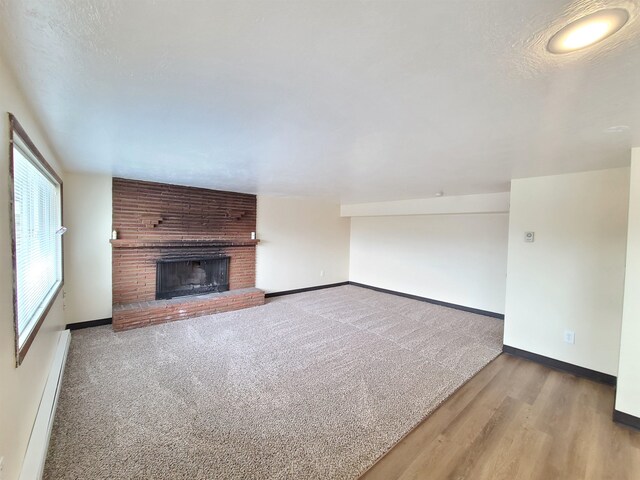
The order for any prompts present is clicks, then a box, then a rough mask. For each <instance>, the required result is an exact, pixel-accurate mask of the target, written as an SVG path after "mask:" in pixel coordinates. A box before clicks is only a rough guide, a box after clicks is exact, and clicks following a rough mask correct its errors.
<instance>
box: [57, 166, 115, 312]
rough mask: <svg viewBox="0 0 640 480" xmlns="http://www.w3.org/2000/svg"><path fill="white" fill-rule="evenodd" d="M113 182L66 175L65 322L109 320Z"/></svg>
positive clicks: (92, 176) (78, 175)
mask: <svg viewBox="0 0 640 480" xmlns="http://www.w3.org/2000/svg"><path fill="white" fill-rule="evenodd" d="M112 183H113V182H112V180H111V177H110V176H107V175H86V174H78V173H67V174H66V175H65V181H64V200H65V202H64V224H65V226H66V227H67V228H68V229H69V230H68V231H67V233H66V234H65V240H64V268H65V270H64V273H65V286H64V291H65V298H64V306H65V319H66V322H67V323H76V322H86V321H89V320H98V319H102V318H109V317H111V244H110V243H109V238H110V236H111V229H112V227H111V225H112V215H111V212H112V204H111V185H112Z"/></svg>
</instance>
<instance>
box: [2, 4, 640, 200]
mask: <svg viewBox="0 0 640 480" xmlns="http://www.w3.org/2000/svg"><path fill="white" fill-rule="evenodd" d="M604 6H623V7H625V8H627V9H628V10H629V11H630V13H631V20H630V23H629V24H628V25H627V26H626V27H625V28H624V29H623V30H621V31H620V32H619V33H617V34H616V35H614V36H612V37H610V38H609V39H607V40H606V41H605V42H603V43H602V44H600V45H598V46H597V47H595V48H592V49H589V50H585V51H582V52H576V53H573V54H569V55H564V56H552V55H550V54H548V53H546V51H545V43H546V41H547V39H548V37H549V36H550V35H551V34H552V33H554V32H555V30H557V29H558V28H559V27H560V26H562V25H564V23H566V22H567V21H570V20H572V19H574V18H577V17H578V16H581V15H583V14H586V13H589V12H592V11H594V10H597V9H599V8H602V7H604ZM639 14H640V6H639V5H638V3H637V2H636V1H629V0H621V1H618V2H610V1H581V2H564V1H561V0H522V1H514V0H466V1H460V0H446V1H445V0H440V1H425V0H420V1H407V2H404V1H383V2H379V1H349V0H340V1H336V2H331V1H325V0H315V1H305V0H298V1H289V2H286V1H254V2H248V1H241V0H237V1H178V0H174V1H168V0H167V1H142V0H138V1H133V0H124V1H109V0H77V1H73V0H66V1H61V0H55V1H52V0H41V1H33V0H24V1H22V0H0V28H1V30H0V44H1V48H2V50H1V54H2V56H3V58H4V59H5V62H6V63H7V64H8V65H9V66H10V68H11V69H12V70H13V72H14V74H15V76H16V77H17V78H18V79H19V81H20V83H21V85H22V89H23V91H24V92H25V94H26V95H27V97H28V98H29V100H30V102H31V104H32V106H33V109H34V110H35V112H36V113H37V114H38V115H39V117H40V119H41V122H42V125H43V127H44V128H45V130H46V131H47V133H48V136H49V138H50V141H51V143H52V145H53V147H54V149H55V150H56V151H57V152H58V155H59V156H60V157H61V159H62V161H63V163H64V165H65V167H66V169H67V170H70V171H84V172H102V173H110V174H113V175H117V176H123V177H128V178H137V179H146V180H155V181H162V182H170V183H180V184H187V185H197V186H205V187H211V188H217V189H224V190H235V191H242V192H252V193H265V194H287V195H315V196H322V197H332V198H337V199H340V200H341V201H342V202H343V203H349V202H364V201H380V200H392V199H393V200H397V199H407V198H421V197H429V196H433V195H434V193H435V192H437V191H439V190H444V191H445V193H446V194H471V193H482V192H497V191H505V190H507V189H508V188H509V181H510V179H512V178H519V177H526V176H534V175H546V174H557V173H564V172H573V171H582V170H591V169H598V168H607V167H615V166H623V165H628V163H629V148H630V147H631V146H634V145H635V146H637V145H640V20H639ZM620 125H624V126H628V127H629V128H628V129H626V128H622V129H613V130H614V131H608V130H611V128H610V127H616V126H620Z"/></svg>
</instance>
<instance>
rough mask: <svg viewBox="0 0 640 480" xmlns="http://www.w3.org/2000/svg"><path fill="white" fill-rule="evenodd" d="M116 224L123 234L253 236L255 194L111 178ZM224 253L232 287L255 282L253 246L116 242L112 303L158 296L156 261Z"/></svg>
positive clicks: (183, 237) (145, 237)
mask: <svg viewBox="0 0 640 480" xmlns="http://www.w3.org/2000/svg"><path fill="white" fill-rule="evenodd" d="M113 228H114V229H115V230H117V232H118V239H119V240H122V241H124V240H128V241H131V242H134V243H135V241H137V240H140V241H142V240H152V241H164V240H174V241H175V240H195V239H198V240H249V239H250V238H251V232H254V231H255V230H256V197H255V195H246V194H241V193H232V192H220V191H215V190H206V189H202V188H192V187H182V186H175V185H165V184H159V183H150V182H140V181H133V180H124V179H121V178H114V179H113ZM220 253H224V254H225V255H228V256H229V257H231V258H230V262H229V269H230V271H229V283H230V285H229V288H230V289H231V290H236V289H243V288H250V287H254V286H255V276H256V271H255V269H256V249H255V246H253V245H249V246H233V247H231V246H225V247H212V246H189V247H176V246H171V247H167V246H162V247H159V246H158V247H150V246H148V245H146V246H144V247H140V248H130V245H129V248H124V247H122V246H120V247H118V246H117V244H116V243H114V248H113V256H112V258H113V260H112V261H113V303H114V304H127V303H133V302H143V301H151V300H155V289H156V261H157V260H158V259H160V258H176V257H183V256H185V257H186V256H193V257H206V256H211V254H220Z"/></svg>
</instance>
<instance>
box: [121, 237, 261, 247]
mask: <svg viewBox="0 0 640 480" xmlns="http://www.w3.org/2000/svg"><path fill="white" fill-rule="evenodd" d="M109 242H110V243H111V246H112V247H113V248H166V247H172V248H176V247H227V248H229V247H254V246H256V245H257V244H258V243H259V242H260V240H220V239H192V240H154V239H148V240H145V239H135V240H133V239H132V240H127V239H119V240H109Z"/></svg>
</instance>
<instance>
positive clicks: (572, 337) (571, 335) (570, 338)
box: [564, 330, 576, 345]
mask: <svg viewBox="0 0 640 480" xmlns="http://www.w3.org/2000/svg"><path fill="white" fill-rule="evenodd" d="M564 342H565V343H569V344H571V345H573V344H574V343H576V332H573V331H571V330H565V331H564Z"/></svg>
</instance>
